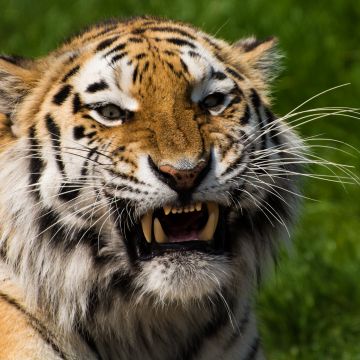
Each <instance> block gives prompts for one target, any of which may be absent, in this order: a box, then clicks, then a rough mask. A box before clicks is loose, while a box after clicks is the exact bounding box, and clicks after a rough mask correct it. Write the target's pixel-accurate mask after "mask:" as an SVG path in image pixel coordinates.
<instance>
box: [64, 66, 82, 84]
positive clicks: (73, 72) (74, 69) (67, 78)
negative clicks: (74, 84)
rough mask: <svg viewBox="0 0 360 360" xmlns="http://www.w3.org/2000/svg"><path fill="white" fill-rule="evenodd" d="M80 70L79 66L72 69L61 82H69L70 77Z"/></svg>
mask: <svg viewBox="0 0 360 360" xmlns="http://www.w3.org/2000/svg"><path fill="white" fill-rule="evenodd" d="M79 70H80V65H76V66H75V67H73V68H72V69H71V70H70V71H69V72H68V73H67V74H66V75H65V76H64V77H63V79H62V81H63V82H66V81H67V80H69V79H70V78H71V77H72V76H74V75H75V74H76V73H77V72H78V71H79Z"/></svg>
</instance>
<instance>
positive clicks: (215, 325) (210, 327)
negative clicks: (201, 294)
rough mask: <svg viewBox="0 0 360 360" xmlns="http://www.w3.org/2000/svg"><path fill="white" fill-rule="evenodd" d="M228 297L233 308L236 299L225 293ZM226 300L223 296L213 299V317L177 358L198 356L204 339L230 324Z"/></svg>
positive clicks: (178, 359)
mask: <svg viewBox="0 0 360 360" xmlns="http://www.w3.org/2000/svg"><path fill="white" fill-rule="evenodd" d="M223 296H224V297H225V298H227V303H228V305H229V307H230V309H231V310H232V309H233V306H234V299H232V298H229V296H227V295H226V294H223ZM223 301H224V300H223V299H222V298H220V296H219V297H216V298H215V299H212V304H213V306H214V309H213V315H212V319H211V320H210V321H209V322H208V323H207V324H205V326H204V327H203V330H202V331H201V332H198V333H197V334H195V335H194V336H192V338H191V342H190V343H188V344H187V346H186V347H185V349H184V350H183V351H181V352H180V353H179V354H177V356H176V358H174V359H175V360H184V359H186V360H191V359H193V358H195V357H196V355H197V354H198V353H199V351H200V349H201V347H202V345H203V343H204V341H205V340H206V339H208V338H210V337H212V336H215V335H216V334H218V332H219V331H220V330H221V329H222V328H223V327H224V326H225V325H227V324H228V322H229V314H228V312H227V308H226V307H225V306H224V302H223Z"/></svg>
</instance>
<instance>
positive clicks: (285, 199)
mask: <svg viewBox="0 0 360 360" xmlns="http://www.w3.org/2000/svg"><path fill="white" fill-rule="evenodd" d="M280 60H281V51H280V50H278V40H277V39H276V38H274V37H269V38H267V39H265V40H258V39H257V38H256V37H248V38H244V39H242V40H239V41H237V42H234V43H229V42H226V41H224V40H221V39H217V38H215V37H214V36H211V35H209V34H207V33H205V32H203V31H201V30H200V29H197V28H196V27H194V26H192V25H189V24H186V23H183V22H180V21H173V20H167V19H163V18H157V17H151V16H141V17H134V18H130V19H125V20H124V19H111V20H107V21H103V22H101V23H98V24H95V25H92V26H90V27H88V28H87V29H85V30H83V31H82V32H80V33H79V34H76V35H74V36H73V37H71V38H70V39H68V40H66V41H64V42H63V43H62V44H61V45H60V46H59V47H58V48H57V49H56V50H54V51H52V52H50V53H49V54H48V55H46V56H43V57H41V58H38V59H27V58H23V57H19V56H8V55H2V56H1V58H0V114H1V115H0V146H1V147H0V149H1V150H0V169H1V170H0V183H1V187H0V219H1V220H0V258H1V260H0V278H1V280H0V319H1V320H0V334H1V336H0V359H16V360H21V359H49V360H51V359H86V360H88V359H89V360H92V359H103V360H105V359H125V360H126V359H132V360H136V359H149V360H151V359H160V360H162V359H175V360H189V359H194V360H195V359H197V360H200V359H202V360H205V359H206V360H211V359H225V360H227V359H242V360H252V359H258V360H259V359H264V357H265V355H264V350H263V345H262V342H261V337H260V334H259V331H258V327H257V322H256V316H255V301H254V296H255V294H256V293H257V288H258V285H259V284H260V282H261V280H262V278H263V276H264V273H266V272H267V270H266V269H268V268H269V264H271V263H272V262H273V261H276V259H277V257H278V253H279V248H280V247H281V245H282V244H283V243H284V241H285V240H286V239H287V235H286V230H287V228H288V227H290V226H291V224H292V223H293V221H294V219H295V217H296V212H297V208H298V198H299V196H298V195H299V194H300V192H301V185H299V181H298V177H297V176H288V174H290V173H291V174H292V175H293V174H300V173H301V171H302V168H301V161H300V160H301V159H302V157H303V152H302V151H300V149H303V142H302V140H301V138H300V136H299V135H297V133H296V132H295V130H293V129H292V128H291V126H290V125H289V124H287V123H286V121H284V119H283V118H281V117H279V116H276V115H275V114H274V112H273V111H272V110H271V103H272V97H271V87H272V84H273V79H274V78H275V77H276V75H277V69H278V67H279V61H280Z"/></svg>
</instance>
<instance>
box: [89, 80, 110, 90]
mask: <svg viewBox="0 0 360 360" xmlns="http://www.w3.org/2000/svg"><path fill="white" fill-rule="evenodd" d="M108 88H109V85H108V84H107V83H106V82H105V81H104V80H100V81H99V82H95V83H92V84H90V85H89V86H88V87H87V89H86V91H87V92H89V93H95V92H97V91H102V90H106V89H108Z"/></svg>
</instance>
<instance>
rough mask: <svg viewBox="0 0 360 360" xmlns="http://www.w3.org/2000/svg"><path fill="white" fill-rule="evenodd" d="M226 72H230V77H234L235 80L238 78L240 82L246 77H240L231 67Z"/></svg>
mask: <svg viewBox="0 0 360 360" xmlns="http://www.w3.org/2000/svg"><path fill="white" fill-rule="evenodd" d="M226 72H228V73H229V74H230V75H232V76H234V77H235V78H237V79H238V80H244V77H243V76H242V75H240V74H239V73H238V72H237V71H235V70H234V69H231V68H229V67H227V68H226Z"/></svg>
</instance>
